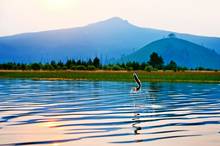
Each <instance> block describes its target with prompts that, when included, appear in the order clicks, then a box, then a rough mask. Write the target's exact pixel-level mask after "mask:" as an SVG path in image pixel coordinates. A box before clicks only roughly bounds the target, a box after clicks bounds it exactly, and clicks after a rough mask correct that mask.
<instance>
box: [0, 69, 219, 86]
mask: <svg viewBox="0 0 220 146" xmlns="http://www.w3.org/2000/svg"><path fill="white" fill-rule="evenodd" d="M133 72H134V71H124V70H123V71H106V70H96V71H76V70H74V71H72V70H58V71H45V70H40V71H22V70H0V79H32V80H91V81H97V80H100V81H127V82H133ZM137 73H138V75H139V78H140V80H141V81H142V82H178V83H179V82H189V83H220V72H215V71H185V72H173V71H155V72H146V71H137Z"/></svg>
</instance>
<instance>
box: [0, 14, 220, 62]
mask: <svg viewBox="0 0 220 146" xmlns="http://www.w3.org/2000/svg"><path fill="white" fill-rule="evenodd" d="M169 33H171V32H170V31H163V30H159V29H152V28H149V29H148V28H143V27H138V26H135V25H133V24H130V23H129V22H128V21H127V20H124V19H121V18H119V17H113V18H110V19H107V20H103V21H101V22H96V23H92V24H88V25H85V26H82V27H76V28H67V29H57V30H49V31H42V32H32V33H23V34H17V35H13V36H6V37H0V56H4V57H1V58H0V62H25V63H29V62H48V61H51V60H56V61H59V60H66V59H68V58H75V59H88V58H94V57H95V56H98V57H100V58H101V60H103V62H104V63H108V60H110V59H111V58H120V57H121V56H122V55H128V54H130V53H132V52H134V51H135V50H137V49H138V48H141V47H142V46H144V45H146V44H148V43H150V42H152V41H154V40H158V39H161V38H163V37H165V36H167V35H168V34H169ZM177 36H178V37H180V38H183V39H186V38H188V39H189V40H190V41H193V42H195V43H198V44H202V43H203V44H204V45H205V46H208V47H207V48H211V49H215V50H216V51H217V52H219V53H220V38H213V37H203V36H202V37H200V36H199V37H198V36H194V35H188V34H187V35H185V34H179V33H177ZM186 40H187V39H186ZM218 48H219V49H218Z"/></svg>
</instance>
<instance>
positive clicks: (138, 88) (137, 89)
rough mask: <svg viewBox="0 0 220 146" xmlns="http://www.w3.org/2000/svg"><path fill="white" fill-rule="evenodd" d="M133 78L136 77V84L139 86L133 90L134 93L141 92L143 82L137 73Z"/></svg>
mask: <svg viewBox="0 0 220 146" xmlns="http://www.w3.org/2000/svg"><path fill="white" fill-rule="evenodd" d="M133 76H134V80H135V82H136V83H137V85H138V86H137V87H134V88H133V90H134V91H139V90H140V89H141V81H140V80H139V78H138V75H137V73H136V72H134V73H133Z"/></svg>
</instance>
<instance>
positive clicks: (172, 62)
mask: <svg viewBox="0 0 220 146" xmlns="http://www.w3.org/2000/svg"><path fill="white" fill-rule="evenodd" d="M166 69H168V70H174V71H176V70H177V64H176V62H174V61H173V60H171V61H170V63H169V64H168V65H167V66H166Z"/></svg>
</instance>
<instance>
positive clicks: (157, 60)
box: [148, 52, 164, 69]
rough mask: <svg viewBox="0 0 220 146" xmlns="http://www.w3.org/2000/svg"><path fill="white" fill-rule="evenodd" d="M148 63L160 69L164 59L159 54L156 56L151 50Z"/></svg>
mask: <svg viewBox="0 0 220 146" xmlns="http://www.w3.org/2000/svg"><path fill="white" fill-rule="evenodd" d="M148 64H149V65H151V66H152V67H153V68H157V69H162V68H163V64H164V61H163V58H162V57H161V56H158V54H157V53H155V52H153V53H152V54H151V55H150V60H149V61H148Z"/></svg>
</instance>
